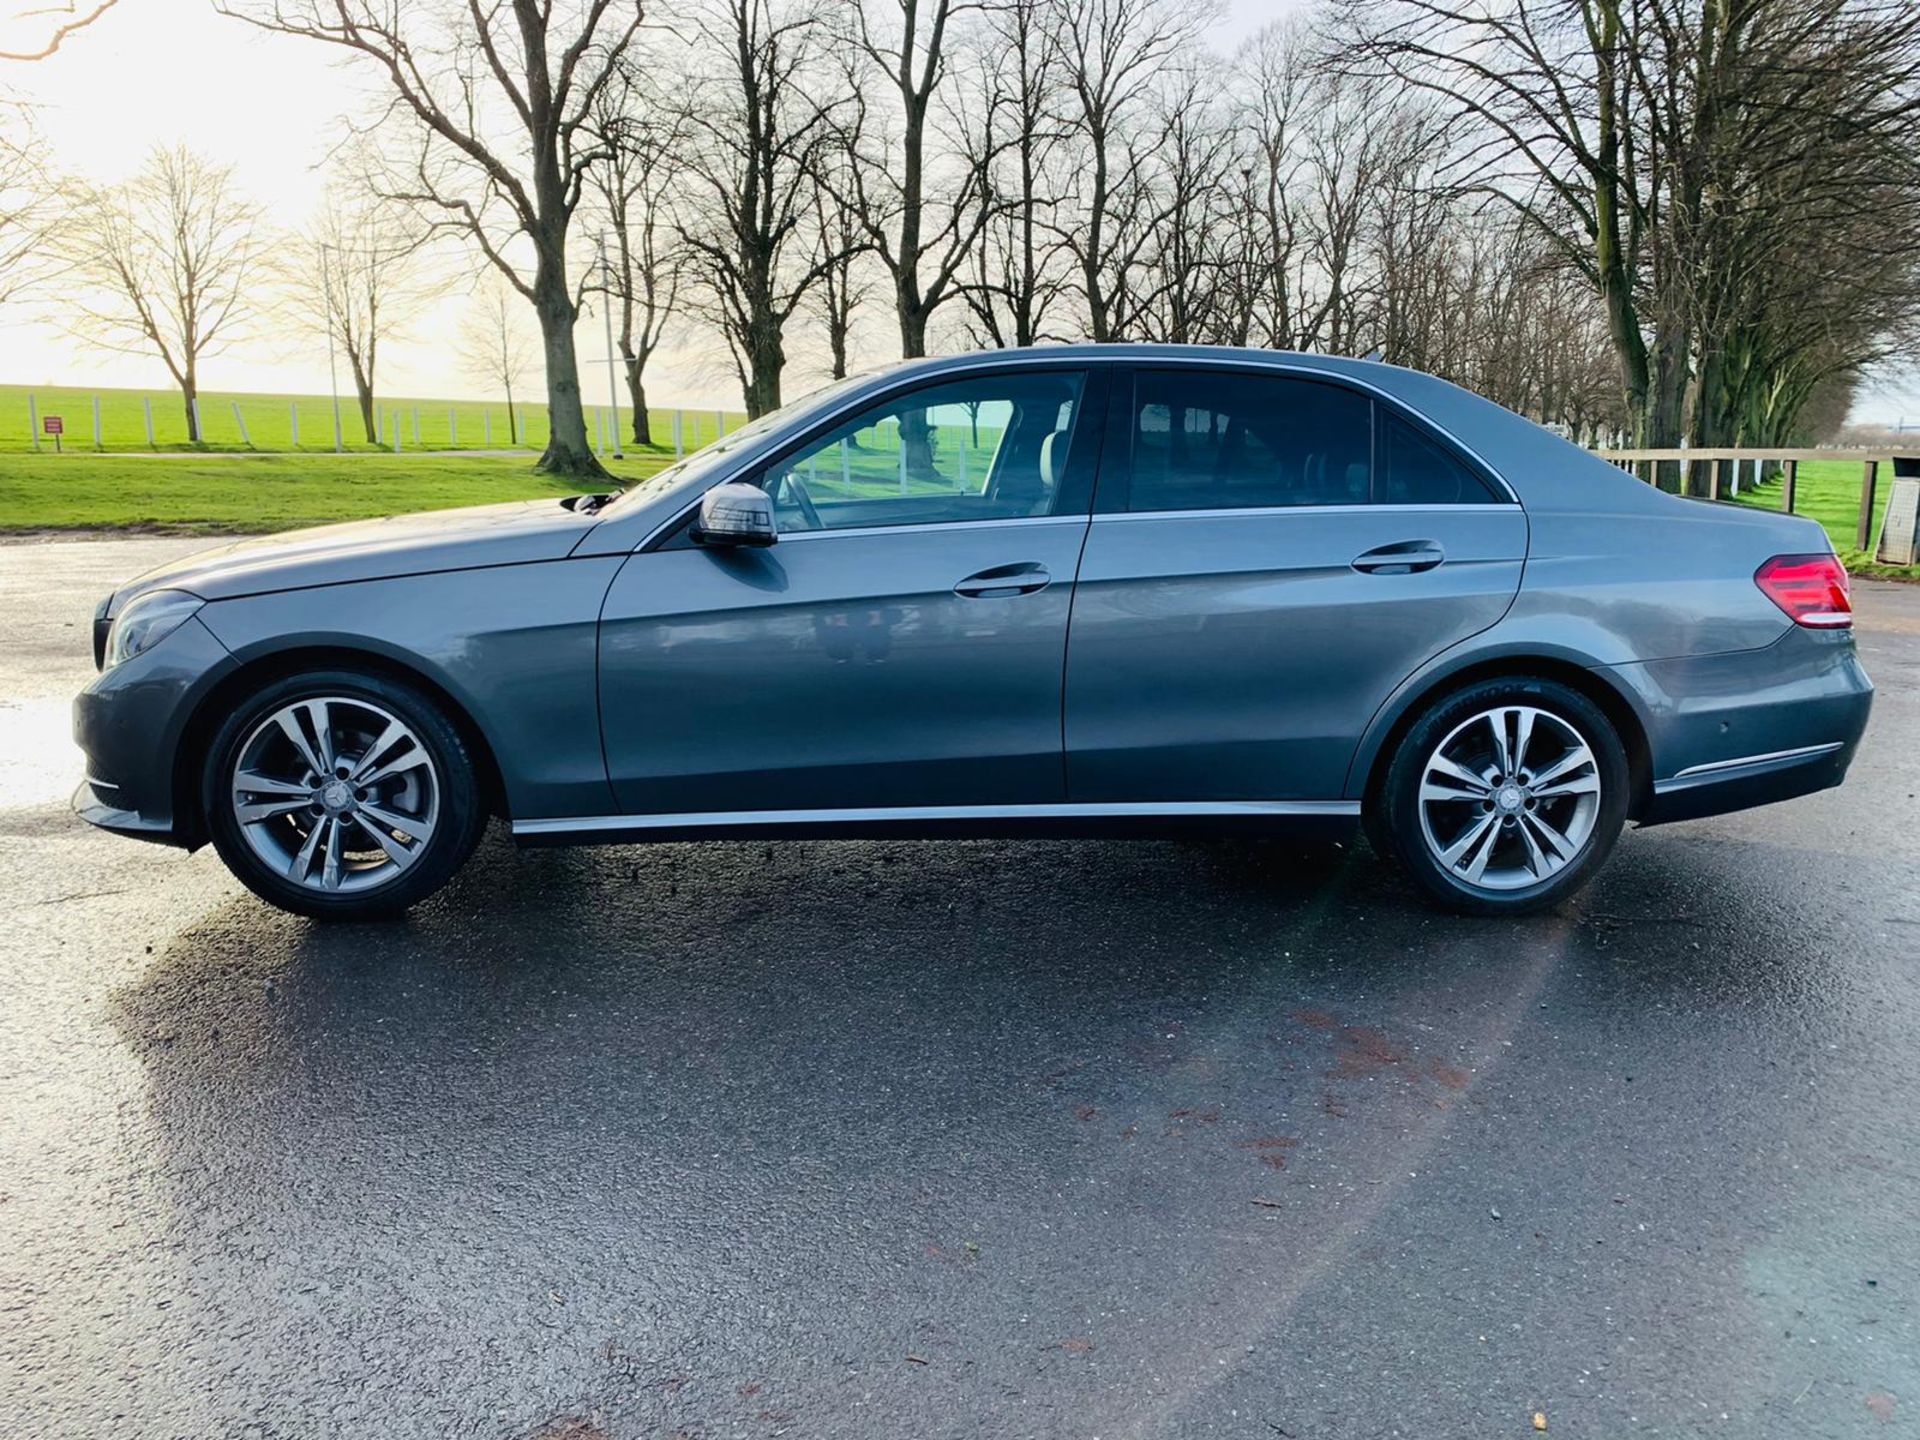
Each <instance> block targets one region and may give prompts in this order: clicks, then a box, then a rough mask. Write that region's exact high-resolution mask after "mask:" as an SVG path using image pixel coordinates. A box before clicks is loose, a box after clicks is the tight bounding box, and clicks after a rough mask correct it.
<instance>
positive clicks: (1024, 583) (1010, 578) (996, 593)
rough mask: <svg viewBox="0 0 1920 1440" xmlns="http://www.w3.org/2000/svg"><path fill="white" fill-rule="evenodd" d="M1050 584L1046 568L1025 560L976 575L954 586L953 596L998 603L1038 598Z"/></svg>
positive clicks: (995, 567)
mask: <svg viewBox="0 0 1920 1440" xmlns="http://www.w3.org/2000/svg"><path fill="white" fill-rule="evenodd" d="M1052 583H1053V576H1052V575H1050V574H1048V573H1047V567H1046V566H1044V565H1042V564H1040V563H1039V562H1038V561H1037V560H1025V561H1022V562H1021V563H1019V564H1017V565H995V566H994V567H993V568H992V569H991V570H979V571H976V572H974V573H973V574H971V575H969V576H967V578H966V579H964V580H962V581H961V582H960V583H959V584H958V585H955V586H954V587H953V593H954V594H956V595H959V596H961V597H963V598H964V599H968V600H1001V599H1005V598H1006V597H1008V596H1010V595H1033V594H1037V593H1038V592H1040V591H1042V590H1044V589H1046V588H1047V586H1049V585H1051V584H1052Z"/></svg>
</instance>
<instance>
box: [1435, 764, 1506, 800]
mask: <svg viewBox="0 0 1920 1440" xmlns="http://www.w3.org/2000/svg"><path fill="white" fill-rule="evenodd" d="M1436 775H1444V776H1445V777H1446V778H1447V779H1449V780H1455V781H1458V782H1459V783H1460V784H1461V785H1463V786H1465V787H1466V789H1467V790H1469V791H1470V792H1472V794H1473V795H1474V796H1476V797H1484V796H1487V795H1491V794H1492V793H1493V786H1491V785H1489V784H1488V783H1487V782H1486V780H1485V778H1484V777H1482V776H1481V775H1479V774H1478V773H1477V772H1475V771H1472V770H1469V769H1467V767H1466V766H1464V765H1460V764H1457V763H1455V762H1454V761H1452V760H1449V759H1448V758H1447V757H1446V756H1444V755H1436V756H1434V757H1433V759H1432V760H1431V761H1430V762H1429V763H1428V765H1427V779H1428V780H1432V779H1433V777H1434V776H1436Z"/></svg>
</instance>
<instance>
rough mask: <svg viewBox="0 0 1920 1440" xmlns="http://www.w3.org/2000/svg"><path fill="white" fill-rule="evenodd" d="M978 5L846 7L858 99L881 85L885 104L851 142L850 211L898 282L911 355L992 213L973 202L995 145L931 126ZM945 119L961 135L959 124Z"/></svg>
mask: <svg viewBox="0 0 1920 1440" xmlns="http://www.w3.org/2000/svg"><path fill="white" fill-rule="evenodd" d="M979 8H980V7H979V5H978V3H977V0H976V3H967V0H856V3H854V4H853V5H852V6H851V7H850V12H851V26H850V34H849V35H848V40H849V42H850V43H851V45H852V47H853V49H854V51H855V53H856V54H857V56H858V57H859V59H860V61H861V62H863V63H861V64H859V65H857V66H856V67H854V68H853V69H852V70H851V72H850V77H849V78H850V82H851V83H850V87H849V88H850V89H851V91H852V93H853V95H854V96H855V97H856V98H857V99H858V100H859V101H860V102H861V103H862V104H865V103H866V97H867V96H868V95H869V94H872V93H875V92H879V93H884V94H885V96H886V102H887V103H886V108H885V110H884V111H883V112H882V113H881V115H880V116H879V117H878V118H877V120H876V119H871V118H870V119H869V122H868V123H867V124H866V125H865V126H864V127H863V130H862V132H861V134H860V135H859V136H857V137H856V138H855V139H854V141H853V143H852V144H851V145H850V146H849V153H850V155H851V157H852V159H853V164H852V165H851V166H849V167H848V170H847V174H848V176H849V178H850V179H851V180H852V182H853V185H854V197H853V198H854V213H855V214H856V215H857V216H858V217H859V219H860V221H861V223H862V225H863V227H864V228H865V230H866V234H867V239H868V242H869V244H870V246H871V248H872V252H873V254H874V255H875V257H877V258H878V260H879V262H880V264H881V265H882V266H883V267H884V268H885V270H886V272H887V275H888V278H889V279H891V280H892V282H893V300H894V313H895V315H896V317H897V319H898V321H899V326H900V353H901V355H902V356H904V357H906V358H908V359H912V358H915V357H917V356H921V355H925V354H926V353H927V325H928V322H929V321H931V320H932V318H933V316H934V313H935V312H936V311H938V310H939V308H940V307H941V306H942V305H944V304H945V303H946V302H947V301H948V300H951V299H952V298H953V296H954V294H955V293H956V286H957V284H958V281H959V279H960V276H961V271H962V266H963V265H964V264H965V262H966V259H967V255H968V252H969V251H970V250H971V249H972V247H973V246H974V244H975V243H976V242H977V241H978V240H979V238H980V234H981V231H982V230H983V229H984V227H985V226H986V223H987V221H988V219H989V218H990V217H991V215H992V210H991V208H990V207H989V206H985V205H981V204H979V203H976V202H977V200H978V199H980V198H982V197H984V196H985V195H986V193H987V172H988V168H989V166H990V165H991V163H992V156H991V154H979V153H968V147H965V146H963V145H962V146H956V145H954V144H952V143H948V144H944V145H943V144H941V143H939V141H938V139H937V138H936V137H937V135H938V128H933V127H935V122H936V121H937V120H938V118H939V116H938V114H937V113H936V106H937V104H938V103H939V102H940V101H941V100H942V99H943V98H946V99H949V100H951V99H953V98H954V97H953V96H952V94H951V92H952V89H953V87H952V85H951V83H950V77H951V75H952V69H951V65H950V61H951V58H952V53H953V48H954V45H955V29H956V26H957V25H958V24H959V23H960V22H961V20H962V18H963V17H965V16H967V15H968V14H969V13H970V12H973V11H977V10H978V9H979ZM876 9H880V10H883V11H884V12H885V16H884V18H883V19H876V18H875V17H874V14H873V12H874V11H875V10H876ZM954 118H955V120H956V121H958V120H959V117H958V116H957V115H956V116H955V117H954ZM944 128H945V129H946V130H947V132H948V133H949V134H955V133H958V132H960V131H961V128H962V127H961V125H960V124H955V125H952V126H948V127H944Z"/></svg>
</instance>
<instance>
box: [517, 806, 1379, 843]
mask: <svg viewBox="0 0 1920 1440" xmlns="http://www.w3.org/2000/svg"><path fill="white" fill-rule="evenodd" d="M1359 813H1360V802H1359V801H1358V800H1164V801H1163V800H1153V801H1100V802H1084V803H1078V804H1072V803H1069V804H1044V805H898V806H890V807H881V808H872V809H850V810H693V811H686V812H676V813H673V814H668V815H581V816H572V817H553V818H545V819H535V820H516V821H514V822H513V833H514V834H515V835H567V834H592V833H594V832H596V831H626V830H679V829H689V828H695V827H702V828H722V827H730V826H740V825H833V824H862V823H867V822H872V821H899V822H902V823H911V822H913V821H916V820H928V821H934V820H1010V819H1023V820H1099V819H1106V818H1110V817H1111V818H1124V817H1130V816H1146V817H1152V816H1161V815H1164V816H1169V817H1178V816H1184V815H1207V816H1247V817H1249V818H1258V817H1261V816H1274V817H1286V816H1296V817H1297V816H1330V817H1336V818H1347V817H1351V816H1357V815H1358V814H1359Z"/></svg>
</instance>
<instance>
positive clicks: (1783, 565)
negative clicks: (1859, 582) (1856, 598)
mask: <svg viewBox="0 0 1920 1440" xmlns="http://www.w3.org/2000/svg"><path fill="white" fill-rule="evenodd" d="M1753 583H1754V584H1756V585H1758V586H1759V587H1760V588H1761V590H1762V591H1764V592H1765V593H1766V597H1767V598H1768V599H1769V600H1771V601H1773V603H1774V604H1776V605H1778V606H1779V607H1780V608H1781V609H1782V610H1784V611H1786V612H1787V618H1788V619H1789V620H1791V621H1793V623H1794V624H1796V625H1805V626H1807V627H1808V628H1809V629H1814V630H1840V629H1844V628H1846V627H1847V626H1849V625H1851V624H1853V601H1852V600H1851V599H1850V598H1848V595H1847V572H1846V568H1845V567H1844V566H1842V565H1841V563H1840V560H1839V557H1838V556H1835V555H1776V556H1774V557H1773V558H1772V559H1771V560H1769V561H1767V563H1766V564H1764V565H1762V566H1761V567H1760V568H1759V569H1758V570H1756V571H1755V572H1754V575H1753Z"/></svg>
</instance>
